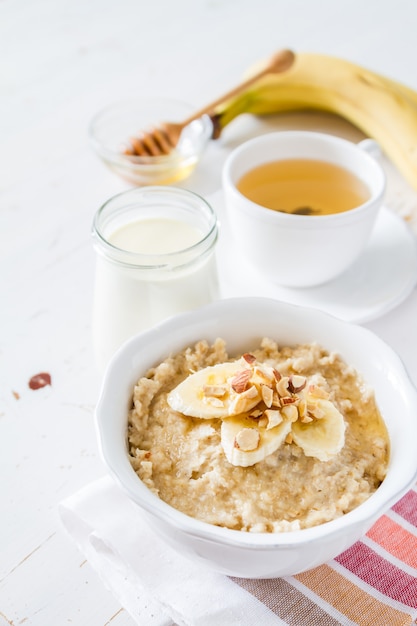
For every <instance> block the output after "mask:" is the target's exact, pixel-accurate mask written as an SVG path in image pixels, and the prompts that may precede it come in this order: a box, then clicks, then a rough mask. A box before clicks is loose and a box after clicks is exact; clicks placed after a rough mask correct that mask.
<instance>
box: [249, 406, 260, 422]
mask: <svg viewBox="0 0 417 626" xmlns="http://www.w3.org/2000/svg"><path fill="white" fill-rule="evenodd" d="M261 415H263V412H262V411H261V410H260V409H255V410H254V411H251V414H250V415H249V417H252V418H253V419H255V420H256V419H258V417H261Z"/></svg>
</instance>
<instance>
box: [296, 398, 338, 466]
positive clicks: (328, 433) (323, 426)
mask: <svg viewBox="0 0 417 626" xmlns="http://www.w3.org/2000/svg"><path fill="white" fill-rule="evenodd" d="M306 401H307V408H308V412H309V414H310V415H311V417H310V418H308V419H309V420H310V421H308V422H306V423H303V422H302V421H300V420H297V421H296V422H294V423H293V424H292V437H293V441H294V443H296V444H297V446H300V448H302V450H303V452H304V454H305V455H306V456H314V457H316V458H317V459H319V460H320V461H329V460H330V459H332V458H333V457H334V456H336V454H338V453H339V452H340V450H341V449H342V448H343V446H344V443H345V428H346V426H345V421H344V419H343V415H342V414H341V413H340V412H339V411H338V410H337V408H336V407H335V405H334V404H333V403H332V402H330V400H327V399H323V398H317V397H312V396H310V395H306Z"/></svg>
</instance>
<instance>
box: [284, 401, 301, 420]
mask: <svg viewBox="0 0 417 626" xmlns="http://www.w3.org/2000/svg"><path fill="white" fill-rule="evenodd" d="M281 413H282V415H283V416H284V417H285V419H287V420H289V421H290V422H296V421H297V420H298V411H297V407H296V406H295V404H287V406H283V407H282V409H281Z"/></svg>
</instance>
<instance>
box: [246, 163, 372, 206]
mask: <svg viewBox="0 0 417 626" xmlns="http://www.w3.org/2000/svg"><path fill="white" fill-rule="evenodd" d="M237 188H238V189H239V191H240V192H241V193H242V194H243V195H244V196H246V197H247V198H249V200H252V201H253V202H256V203H257V204H260V205H262V206H264V207H266V208H268V209H273V210H274V211H281V212H285V213H295V214H299V215H329V214H332V213H342V212H344V211H349V210H350V209H354V208H355V207H358V206H360V205H361V204H363V203H364V202H366V201H367V200H368V198H369V196H370V192H369V189H368V187H367V186H366V185H365V183H363V182H362V181H361V180H360V179H359V178H357V177H356V176H355V175H354V174H352V173H351V172H349V171H348V170H346V169H344V168H342V167H340V166H338V165H334V164H332V163H328V162H326V161H318V160H314V159H285V160H281V161H271V162H268V163H263V164H262V165H259V166H258V167H255V168H253V169H252V170H250V171H249V172H247V173H246V174H244V175H243V176H242V178H241V179H240V180H239V181H238V184H237Z"/></svg>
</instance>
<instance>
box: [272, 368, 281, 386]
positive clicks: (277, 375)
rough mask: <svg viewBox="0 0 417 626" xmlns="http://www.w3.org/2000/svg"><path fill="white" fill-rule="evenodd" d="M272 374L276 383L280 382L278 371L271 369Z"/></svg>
mask: <svg viewBox="0 0 417 626" xmlns="http://www.w3.org/2000/svg"><path fill="white" fill-rule="evenodd" d="M273 372H274V378H275V380H276V381H277V383H278V382H279V381H280V380H281V378H282V376H281V374H280V372H279V371H278V370H276V369H275V368H274V369H273Z"/></svg>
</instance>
